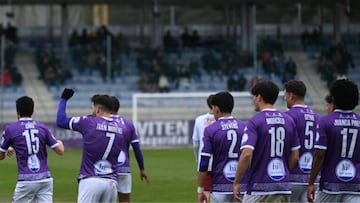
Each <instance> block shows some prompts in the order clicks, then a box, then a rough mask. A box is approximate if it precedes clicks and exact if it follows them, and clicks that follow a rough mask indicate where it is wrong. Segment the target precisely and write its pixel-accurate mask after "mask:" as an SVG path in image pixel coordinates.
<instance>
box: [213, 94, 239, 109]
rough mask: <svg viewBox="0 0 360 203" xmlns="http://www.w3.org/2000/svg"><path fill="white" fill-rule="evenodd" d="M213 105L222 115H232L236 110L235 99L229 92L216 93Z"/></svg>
mask: <svg viewBox="0 0 360 203" xmlns="http://www.w3.org/2000/svg"><path fill="white" fill-rule="evenodd" d="M211 105H213V106H218V107H219V109H220V111H221V112H222V113H231V112H232V110H233V108H234V97H233V96H232V95H231V94H230V93H229V92H227V91H223V92H219V93H216V94H215V95H214V96H213V97H212V100H211Z"/></svg>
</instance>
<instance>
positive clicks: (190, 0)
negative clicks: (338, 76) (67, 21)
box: [0, 0, 360, 6]
mask: <svg viewBox="0 0 360 203" xmlns="http://www.w3.org/2000/svg"><path fill="white" fill-rule="evenodd" d="M157 1H158V3H159V4H160V5H184V4H188V5H206V4H207V5H209V4H211V5H219V6H221V5H224V4H225V2H229V3H230V4H231V5H240V4H242V3H244V2H253V3H257V4H274V5H282V4H294V3H296V2H301V3H304V4H317V3H320V4H323V5H328V6H330V5H333V4H334V3H336V2H338V3H345V2H347V1H348V2H350V4H351V5H352V6H354V5H360V1H359V0H347V1H345V0H225V1H219V0H157ZM153 2H154V0H0V4H9V3H11V4H61V3H66V4H104V3H105V4H106V3H108V4H133V5H144V4H145V5H151V4H152V3H153Z"/></svg>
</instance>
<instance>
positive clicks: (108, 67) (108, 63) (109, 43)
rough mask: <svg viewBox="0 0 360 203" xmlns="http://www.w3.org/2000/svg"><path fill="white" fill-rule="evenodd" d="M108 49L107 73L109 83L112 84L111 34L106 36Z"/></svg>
mask: <svg viewBox="0 0 360 203" xmlns="http://www.w3.org/2000/svg"><path fill="white" fill-rule="evenodd" d="M106 42H107V43H106V45H107V46H106V47H107V49H106V50H107V51H106V52H107V57H106V59H107V60H106V68H107V70H106V72H107V82H108V83H111V81H110V80H111V35H110V33H108V34H107V36H106Z"/></svg>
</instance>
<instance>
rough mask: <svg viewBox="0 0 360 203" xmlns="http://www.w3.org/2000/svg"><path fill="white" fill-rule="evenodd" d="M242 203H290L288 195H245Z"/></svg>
mask: <svg viewBox="0 0 360 203" xmlns="http://www.w3.org/2000/svg"><path fill="white" fill-rule="evenodd" d="M242 202H290V195H285V194H274V195H248V194H245V195H244V198H243V201H242Z"/></svg>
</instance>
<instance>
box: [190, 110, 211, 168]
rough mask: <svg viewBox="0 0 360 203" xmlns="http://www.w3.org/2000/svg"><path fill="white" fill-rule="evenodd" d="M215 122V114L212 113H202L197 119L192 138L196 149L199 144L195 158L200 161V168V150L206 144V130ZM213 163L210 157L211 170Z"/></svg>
mask: <svg viewBox="0 0 360 203" xmlns="http://www.w3.org/2000/svg"><path fill="white" fill-rule="evenodd" d="M213 122H215V118H214V115H213V114H211V113H206V114H203V115H200V116H198V117H196V119H195V124H194V131H193V136H192V139H193V143H194V149H196V147H197V146H199V149H198V150H196V151H195V159H196V162H197V163H198V169H199V160H200V152H201V150H202V148H203V146H204V142H203V137H204V130H205V128H206V127H207V126H209V125H211V124H212V123H213ZM211 163H212V159H210V162H209V168H208V170H209V171H211V165H212V164H211Z"/></svg>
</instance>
